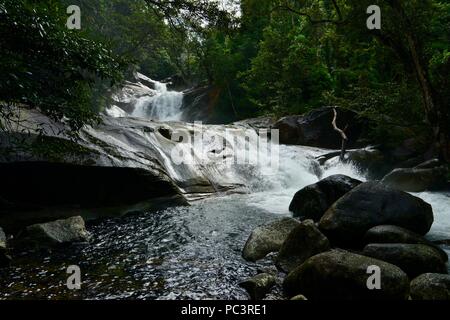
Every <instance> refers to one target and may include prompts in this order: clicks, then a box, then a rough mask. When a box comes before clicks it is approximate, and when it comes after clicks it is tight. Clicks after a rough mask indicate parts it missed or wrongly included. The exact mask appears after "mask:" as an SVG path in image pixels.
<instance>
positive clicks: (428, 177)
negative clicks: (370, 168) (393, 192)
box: [382, 166, 448, 192]
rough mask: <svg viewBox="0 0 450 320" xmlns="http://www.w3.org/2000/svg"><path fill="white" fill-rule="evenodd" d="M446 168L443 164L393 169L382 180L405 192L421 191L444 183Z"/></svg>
mask: <svg viewBox="0 0 450 320" xmlns="http://www.w3.org/2000/svg"><path fill="white" fill-rule="evenodd" d="M447 173H448V169H447V167H445V166H441V167H435V168H429V169H417V168H414V169H395V170H393V171H392V172H391V173H389V174H387V175H386V176H385V177H384V178H383V180H382V182H383V183H384V184H386V185H388V186H390V187H392V188H396V189H399V190H403V191H407V192H422V191H426V190H430V189H434V188H438V187H440V186H442V185H444V184H445V183H446V175H447Z"/></svg>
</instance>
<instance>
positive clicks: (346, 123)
mask: <svg viewBox="0 0 450 320" xmlns="http://www.w3.org/2000/svg"><path fill="white" fill-rule="evenodd" d="M336 110H337V113H338V117H337V125H338V127H339V128H345V127H347V130H346V133H347V135H348V137H349V139H350V140H349V141H348V146H349V147H351V146H352V145H354V144H355V142H356V140H358V138H359V136H360V135H361V132H362V127H363V126H362V124H361V121H359V120H358V119H357V117H358V115H357V114H356V113H355V112H353V111H349V110H344V109H342V108H336ZM333 117H334V113H333V107H323V108H319V109H316V110H313V111H311V112H309V113H307V114H305V115H295V116H288V117H284V118H282V119H280V120H279V121H278V122H277V123H276V124H275V125H274V129H278V130H279V133H280V143H281V144H292V145H304V146H311V147H319V148H329V149H339V148H341V143H342V141H341V136H340V135H339V134H338V133H337V132H336V131H334V129H333V126H332V124H331V122H332V121H333Z"/></svg>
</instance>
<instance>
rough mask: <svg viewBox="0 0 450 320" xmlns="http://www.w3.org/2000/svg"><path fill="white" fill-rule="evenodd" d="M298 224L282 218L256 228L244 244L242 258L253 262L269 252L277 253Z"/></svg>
mask: <svg viewBox="0 0 450 320" xmlns="http://www.w3.org/2000/svg"><path fill="white" fill-rule="evenodd" d="M299 224H300V222H299V221H297V220H295V219H292V218H283V219H280V220H276V221H274V222H271V223H269V224H267V225H264V226H261V227H258V228H256V229H255V230H253V232H252V233H251V235H250V237H249V238H248V240H247V242H246V243H245V246H244V249H243V251H242V256H243V258H244V259H245V260H248V261H252V262H255V261H257V260H260V259H263V258H264V257H265V256H267V255H268V254H269V253H271V252H277V251H278V250H280V248H281V245H282V244H283V242H284V241H285V240H286V238H287V236H288V235H289V233H291V231H292V230H293V229H294V228H295V227H297V226H298V225H299Z"/></svg>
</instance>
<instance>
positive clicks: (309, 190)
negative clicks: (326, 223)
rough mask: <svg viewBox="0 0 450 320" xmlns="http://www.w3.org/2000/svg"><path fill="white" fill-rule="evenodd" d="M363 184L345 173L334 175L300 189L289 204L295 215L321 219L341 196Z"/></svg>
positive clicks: (316, 219) (303, 217)
mask: <svg viewBox="0 0 450 320" xmlns="http://www.w3.org/2000/svg"><path fill="white" fill-rule="evenodd" d="M359 184H361V181H359V180H356V179H352V178H350V177H348V176H345V175H340V174H338V175H333V176H330V177H328V178H325V179H323V180H321V181H319V182H317V183H315V184H312V185H309V186H307V187H305V188H303V189H302V190H300V191H298V192H297V193H296V194H295V196H294V198H293V199H292V201H291V204H290V205H289V211H291V212H293V213H294V217H300V218H301V219H312V220H314V221H319V220H320V219H321V218H322V216H323V215H324V213H325V212H326V211H327V210H328V208H329V207H330V206H331V205H332V204H333V203H335V202H336V201H337V200H338V199H339V198H341V197H342V196H343V195H345V194H346V193H347V192H349V191H350V190H352V189H353V188H355V187H357V186H358V185H359Z"/></svg>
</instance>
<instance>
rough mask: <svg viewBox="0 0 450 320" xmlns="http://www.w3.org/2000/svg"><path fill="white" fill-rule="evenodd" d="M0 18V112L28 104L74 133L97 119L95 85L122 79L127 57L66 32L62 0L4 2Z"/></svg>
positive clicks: (76, 33) (65, 16)
mask: <svg viewBox="0 0 450 320" xmlns="http://www.w3.org/2000/svg"><path fill="white" fill-rule="evenodd" d="M0 16H1V17H0V43H1V44H2V45H1V47H0V56H1V60H0V101H2V111H3V109H4V108H5V105H6V104H11V103H14V104H23V105H27V106H28V107H31V108H37V109H39V110H41V111H42V112H43V113H44V114H46V115H48V116H50V118H52V119H54V120H58V121H61V120H63V119H64V121H65V122H67V123H68V125H69V126H70V128H72V129H73V130H75V131H76V130H78V129H80V128H81V126H82V125H84V124H85V123H91V122H92V121H94V120H96V118H97V114H96V112H95V109H94V108H92V99H93V97H94V95H95V90H94V87H95V84H96V82H97V81H99V80H103V81H108V82H109V85H114V84H117V83H119V82H120V81H121V80H122V72H121V71H122V70H123V69H124V67H125V65H126V64H125V61H123V60H122V59H120V58H118V57H116V56H115V55H114V54H113V53H112V52H111V50H110V49H109V48H108V47H107V46H105V45H103V44H102V43H100V42H95V41H92V40H90V39H89V38H88V37H86V36H85V35H84V34H83V33H80V32H78V31H70V30H68V29H67V28H66V19H67V14H66V8H65V7H63V6H61V4H60V2H59V1H53V0H48V1H45V2H40V1H31V0H3V1H2V4H1V11H0ZM2 115H3V116H4V114H2Z"/></svg>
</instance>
